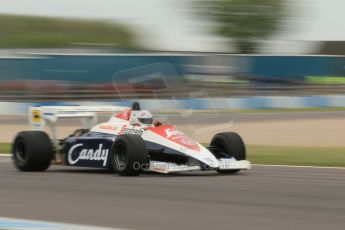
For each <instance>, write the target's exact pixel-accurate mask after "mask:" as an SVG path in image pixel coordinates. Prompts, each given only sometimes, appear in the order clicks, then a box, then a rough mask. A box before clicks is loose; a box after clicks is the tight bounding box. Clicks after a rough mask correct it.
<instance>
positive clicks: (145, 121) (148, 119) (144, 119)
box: [138, 118, 153, 125]
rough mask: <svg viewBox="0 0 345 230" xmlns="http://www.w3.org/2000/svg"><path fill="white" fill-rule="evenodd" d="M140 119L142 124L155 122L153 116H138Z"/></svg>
mask: <svg viewBox="0 0 345 230" xmlns="http://www.w3.org/2000/svg"><path fill="white" fill-rule="evenodd" d="M138 120H139V122H140V123H141V124H145V125H151V124H152V123H153V119H152V118H138Z"/></svg>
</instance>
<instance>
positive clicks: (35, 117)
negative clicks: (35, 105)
mask: <svg viewBox="0 0 345 230" xmlns="http://www.w3.org/2000/svg"><path fill="white" fill-rule="evenodd" d="M41 119H42V116H41V111H40V110H35V109H34V110H32V117H31V121H32V122H33V123H40V122H41Z"/></svg>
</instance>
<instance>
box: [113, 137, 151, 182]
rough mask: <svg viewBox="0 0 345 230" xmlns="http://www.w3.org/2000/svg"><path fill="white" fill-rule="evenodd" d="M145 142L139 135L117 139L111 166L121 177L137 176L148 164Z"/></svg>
mask: <svg viewBox="0 0 345 230" xmlns="http://www.w3.org/2000/svg"><path fill="white" fill-rule="evenodd" d="M147 157H148V155H147V149H146V145H145V142H144V140H143V139H142V138H141V137H140V136H138V135H132V134H126V135H120V136H118V137H116V139H115V141H114V144H113V147H112V151H111V155H110V165H111V168H112V170H113V171H114V172H116V173H118V174H119V175H121V176H137V175H139V174H140V173H141V172H142V169H143V168H144V167H145V166H146V164H147V163H148V161H147Z"/></svg>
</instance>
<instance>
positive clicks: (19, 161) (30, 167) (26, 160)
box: [12, 131, 54, 171]
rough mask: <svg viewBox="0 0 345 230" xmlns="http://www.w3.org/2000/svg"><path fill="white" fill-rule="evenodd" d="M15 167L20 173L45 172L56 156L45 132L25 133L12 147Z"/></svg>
mask: <svg viewBox="0 0 345 230" xmlns="http://www.w3.org/2000/svg"><path fill="white" fill-rule="evenodd" d="M12 154H13V160H14V165H15V166H16V168H17V169H18V170H20V171H45V170H46V169H48V168H49V166H50V163H51V160H52V158H53V156H54V150H53V146H52V143H51V141H50V139H49V137H48V135H47V134H46V133H45V132H42V131H23V132H20V133H18V134H17V136H16V137H15V139H14V142H13V145H12Z"/></svg>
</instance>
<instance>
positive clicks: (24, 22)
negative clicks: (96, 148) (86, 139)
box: [0, 0, 345, 230]
mask: <svg viewBox="0 0 345 230" xmlns="http://www.w3.org/2000/svg"><path fill="white" fill-rule="evenodd" d="M344 9H345V1H344V0H327V1H326V0H25V1H24V0H0V186H1V189H0V216H7V217H11V218H26V219H36V220H46V221H54V222H65V223H78V224H84V226H81V227H80V226H72V227H67V226H65V225H63V226H60V225H59V224H56V223H55V224H53V225H51V224H48V225H47V224H43V225H42V224H39V225H37V224H34V225H33V223H32V222H29V223H26V222H25V223H23V222H18V221H16V220H13V219H3V218H1V217H0V229H16V228H17V229H24V228H25V227H26V228H25V229H91V228H87V227H86V226H85V225H91V226H94V225H99V226H107V227H112V228H114V227H121V228H126V229H174V230H175V229H206V228H207V229H214V228H215V226H216V228H217V229H229V228H230V227H229V226H231V228H233V229H306V228H308V226H309V228H310V229H315V230H317V229H327V228H329V229H344V224H345V223H344V213H345V209H344V208H345V205H344V200H345V198H344V186H345V184H344V181H345V180H344V170H343V169H344V167H345V141H344V140H345V139H344V136H345V135H344V133H345V27H344V22H345V14H344ZM133 101H139V102H140V103H141V107H142V108H144V109H148V110H151V111H152V112H153V114H154V116H155V119H158V120H160V121H162V122H164V123H171V124H176V125H177V128H178V129H179V130H182V131H183V132H185V133H186V134H187V135H189V136H191V137H193V138H194V139H196V140H197V141H199V142H200V143H201V144H204V145H209V143H210V140H211V138H212V137H213V135H214V134H216V133H220V132H229V131H232V132H238V133H239V134H240V135H241V136H242V137H243V139H244V142H245V144H246V149H247V158H248V160H249V161H251V162H252V163H253V164H264V166H259V165H254V166H253V170H251V171H248V172H243V173H242V172H241V173H242V175H237V176H216V177H215V175H217V174H216V173H213V174H212V172H201V173H198V174H188V173H186V174H183V175H179V176H178V175H174V176H164V175H156V174H143V175H142V176H140V177H137V178H128V177H126V178H125V177H119V176H116V175H114V174H113V173H109V172H108V171H104V170H98V169H88V168H87V169H85V168H73V167H72V168H68V167H63V166H55V165H54V166H52V167H51V168H50V169H49V170H48V171H47V172H45V173H42V174H40V173H24V174H23V173H19V172H16V170H15V168H14V167H13V165H12V164H11V159H10V155H8V154H7V156H6V153H10V152H11V142H12V141H13V139H14V137H15V135H16V134H17V133H18V132H20V131H23V130H28V129H29V125H28V109H29V107H30V106H32V105H36V106H39V105H130V104H131V103H132V102H133ZM108 118H109V116H108V117H105V116H101V115H100V116H99V120H100V121H103V120H105V119H108ZM57 126H58V134H59V137H61V138H65V137H67V136H69V135H70V134H71V133H73V132H74V130H76V129H78V128H80V127H81V125H80V121H79V120H75V119H66V120H61V121H59V123H58V125H57ZM47 131H48V130H47ZM267 165H275V166H267ZM277 165H278V166H279V165H290V166H291V165H292V166H293V167H290V166H288V167H285V166H283V167H280V166H279V167H276V166H277ZM294 166H298V167H294ZM300 166H302V167H300ZM304 166H312V167H304ZM315 166H317V167H315ZM318 166H321V168H319V167H318ZM329 167H332V168H329ZM333 167H336V168H333ZM98 229H99V228H98Z"/></svg>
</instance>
